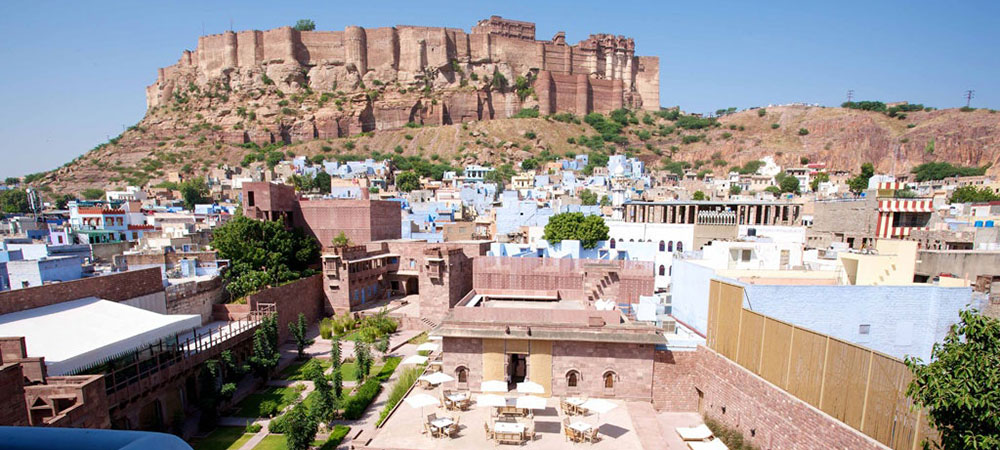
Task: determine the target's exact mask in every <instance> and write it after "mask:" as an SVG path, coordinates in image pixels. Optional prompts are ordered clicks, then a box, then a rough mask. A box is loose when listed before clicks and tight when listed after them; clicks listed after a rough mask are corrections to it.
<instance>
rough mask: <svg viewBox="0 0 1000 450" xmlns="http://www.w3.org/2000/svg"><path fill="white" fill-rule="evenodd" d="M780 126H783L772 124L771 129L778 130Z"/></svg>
mask: <svg viewBox="0 0 1000 450" xmlns="http://www.w3.org/2000/svg"><path fill="white" fill-rule="evenodd" d="M780 126H781V125H779V124H776V123H772V124H771V129H772V130H777V129H778V127H780Z"/></svg>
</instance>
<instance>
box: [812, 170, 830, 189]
mask: <svg viewBox="0 0 1000 450" xmlns="http://www.w3.org/2000/svg"><path fill="white" fill-rule="evenodd" d="M827 181H830V175H828V174H827V173H826V172H820V173H817V174H816V175H815V176H813V177H812V179H811V180H809V189H810V190H811V191H813V192H816V189H819V184H820V183H826V182H827Z"/></svg>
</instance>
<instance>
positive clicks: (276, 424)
mask: <svg viewBox="0 0 1000 450" xmlns="http://www.w3.org/2000/svg"><path fill="white" fill-rule="evenodd" d="M285 431H288V421H287V420H286V419H285V415H284V414H282V415H281V416H278V417H275V418H273V419H271V421H270V422H268V424H267V432H268V433H273V434H285Z"/></svg>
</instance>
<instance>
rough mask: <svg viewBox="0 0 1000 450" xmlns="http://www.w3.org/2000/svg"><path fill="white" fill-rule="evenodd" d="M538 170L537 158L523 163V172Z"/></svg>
mask: <svg viewBox="0 0 1000 450" xmlns="http://www.w3.org/2000/svg"><path fill="white" fill-rule="evenodd" d="M537 168H538V160H537V159H535V158H528V159H526V160H524V161H521V169H523V170H535V169H537Z"/></svg>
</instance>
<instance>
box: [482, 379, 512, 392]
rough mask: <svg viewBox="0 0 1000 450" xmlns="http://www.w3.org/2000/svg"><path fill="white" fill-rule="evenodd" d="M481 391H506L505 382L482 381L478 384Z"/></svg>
mask: <svg viewBox="0 0 1000 450" xmlns="http://www.w3.org/2000/svg"><path fill="white" fill-rule="evenodd" d="M479 390H481V391H483V392H507V382H506V381H499V380H489V381H484V382H482V383H481V384H480V385H479Z"/></svg>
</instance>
